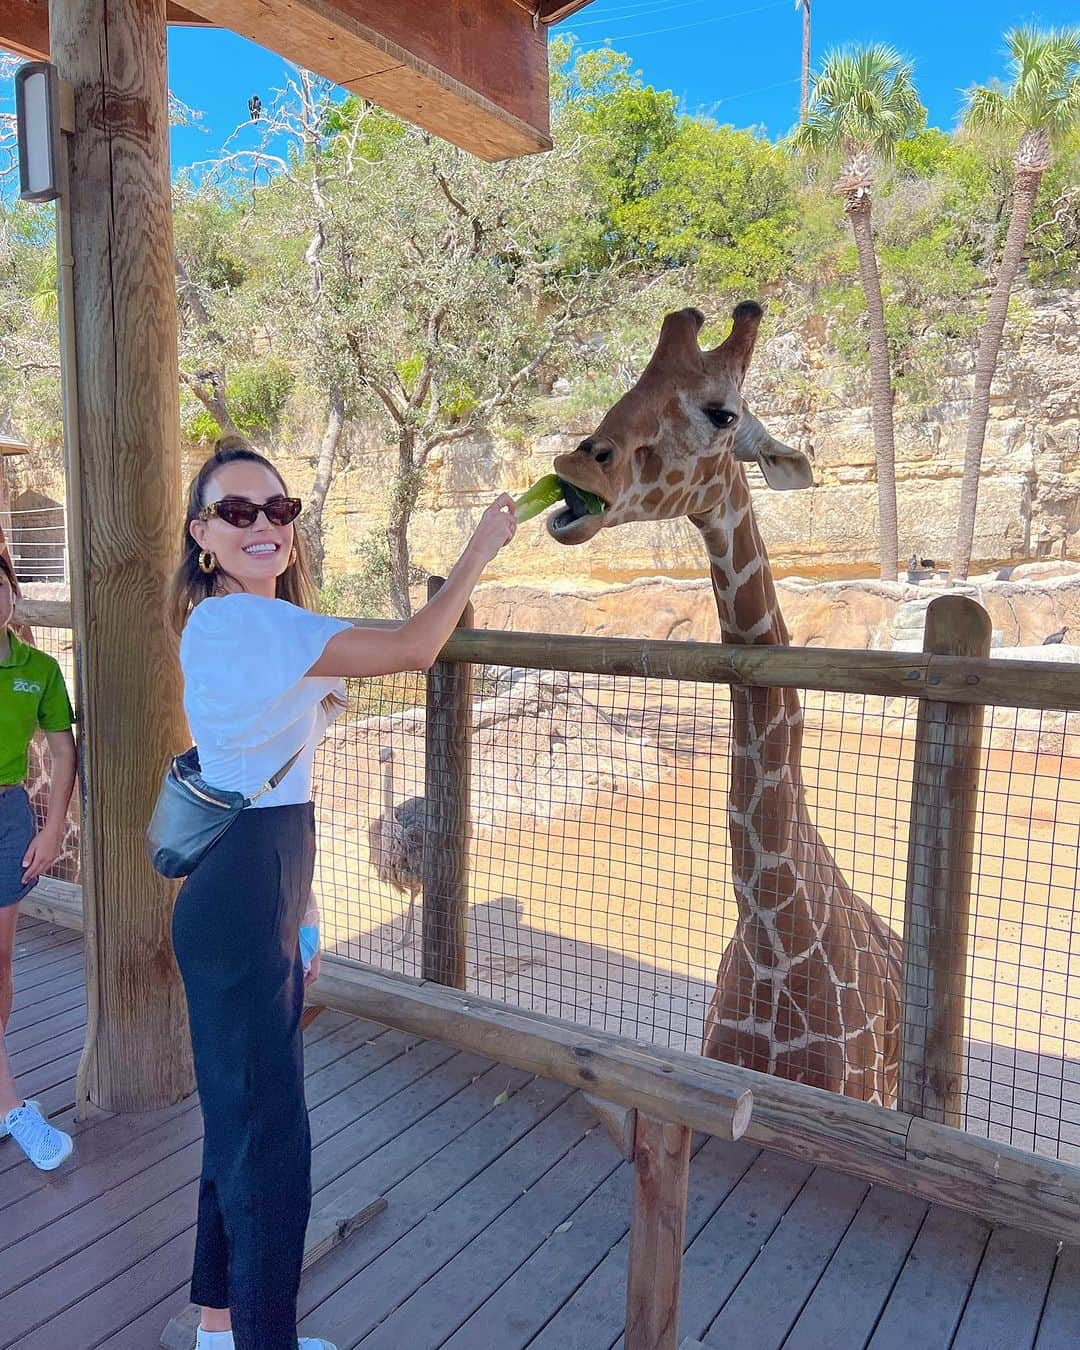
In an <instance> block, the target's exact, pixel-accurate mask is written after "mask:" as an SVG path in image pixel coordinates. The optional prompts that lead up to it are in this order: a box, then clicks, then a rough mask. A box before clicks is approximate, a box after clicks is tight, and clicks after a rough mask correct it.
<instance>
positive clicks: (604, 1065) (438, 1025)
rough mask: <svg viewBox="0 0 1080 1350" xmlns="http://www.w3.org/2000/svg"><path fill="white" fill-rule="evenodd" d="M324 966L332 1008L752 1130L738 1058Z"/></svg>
mask: <svg viewBox="0 0 1080 1350" xmlns="http://www.w3.org/2000/svg"><path fill="white" fill-rule="evenodd" d="M321 970H322V973H321V974H320V976H319V979H318V981H317V982H316V983H315V984H314V985H313V986H312V988H311V997H312V999H318V1001H319V1002H320V1003H325V1004H326V1006H327V1007H328V1008H337V1009H340V1010H341V1011H342V1012H348V1013H353V1014H355V1015H357V1016H363V1017H368V1018H370V1019H371V1020H372V1021H375V1022H382V1023H383V1024H384V1025H385V1026H391V1027H398V1028H399V1029H400V1030H403V1031H411V1032H412V1033H413V1034H415V1035H417V1036H424V1037H427V1038H430V1039H433V1040H438V1041H444V1042H445V1043H446V1044H447V1045H456V1046H459V1047H460V1048H461V1049H466V1048H468V1049H469V1050H471V1051H473V1052H475V1053H477V1054H481V1055H485V1056H487V1057H488V1058H490V1059H496V1060H499V1061H501V1062H502V1063H504V1064H512V1065H513V1066H514V1067H515V1068H517V1069H525V1070H527V1071H528V1072H529V1073H538V1074H540V1075H542V1076H543V1077H544V1078H554V1079H555V1080H556V1081H557V1082H560V1083H568V1084H569V1085H570V1086H571V1087H576V1088H583V1089H585V1091H587V1092H591V1093H593V1094H594V1095H596V1096H599V1097H603V1098H604V1099H605V1100H606V1101H610V1102H615V1103H617V1104H619V1105H621V1106H632V1107H637V1108H638V1109H640V1110H644V1111H647V1112H649V1113H651V1114H652V1115H655V1116H656V1117H657V1118H658V1119H662V1120H673V1121H676V1122H678V1123H680V1124H687V1125H690V1126H692V1127H693V1128H694V1129H701V1130H704V1131H705V1132H706V1133H708V1134H715V1135H717V1136H718V1137H719V1138H721V1139H738V1138H740V1136H741V1135H743V1134H744V1133H745V1132H746V1128H747V1124H748V1122H749V1120H750V1117H751V1113H752V1110H753V1096H752V1094H751V1093H750V1091H749V1090H748V1087H747V1082H748V1080H747V1078H746V1071H745V1070H741V1069H736V1068H734V1067H733V1066H732V1065H729V1064H718V1063H717V1062H716V1061H715V1060H711V1059H702V1058H701V1056H699V1055H686V1054H681V1053H679V1052H677V1051H668V1050H663V1051H661V1050H656V1051H654V1050H652V1049H651V1048H650V1047H648V1046H645V1045H642V1044H640V1043H638V1042H630V1041H627V1040H624V1039H623V1038H622V1037H620V1036H613V1035H611V1033H610V1032H606V1031H597V1030H595V1029H594V1028H592V1027H583V1026H578V1025H576V1024H575V1023H573V1022H566V1021H563V1020H562V1019H561V1018H558V1017H547V1016H545V1015H544V1014H542V1013H536V1012H531V1011H528V1010H526V1009H523V1008H512V1007H509V1006H508V1005H507V1004H505V1003H496V1002H494V1001H493V1000H492V999H485V998H479V997H476V996H474V995H472V994H463V993H460V992H458V991H457V990H454V989H447V988H445V987H444V986H443V985H438V984H433V983H430V982H427V981H424V980H416V979H413V978H411V977H410V976H408V975H393V974H390V973H388V972H386V971H381V970H374V969H372V968H370V967H368V966H362V965H360V964H359V962H356V961H346V960H344V959H343V958H342V957H339V956H333V955H332V954H331V953H329V952H324V953H323V958H322V967H321ZM361 1009H365V1011H363V1012H361V1011H360V1010H361ZM757 1076H758V1077H761V1075H757ZM736 1082H737V1083H738V1086H737V1087H736V1086H735V1084H736ZM824 1095H828V1094H824Z"/></svg>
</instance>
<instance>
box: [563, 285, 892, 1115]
mask: <svg viewBox="0 0 1080 1350" xmlns="http://www.w3.org/2000/svg"><path fill="white" fill-rule="evenodd" d="M761 318H762V310H761V307H760V306H759V305H757V304H754V303H753V302H745V303H743V304H741V305H738V306H737V307H736V309H735V311H734V315H733V320H734V322H733V325H732V328H731V332H730V333H729V335H728V337H727V338H726V339H725V340H724V341H723V342H722V343H721V344H720V345H719V346H718V347H715V348H713V349H712V350H704V349H702V347H701V346H700V344H699V342H698V334H699V332H700V329H701V327H702V324H703V322H704V319H703V316H702V314H701V312H700V311H699V310H696V309H682V310H678V311H676V312H675V313H672V314H669V315H668V316H667V317H666V318H665V319H664V322H663V325H662V327H661V330H660V338H659V341H658V343H657V345H656V349H655V351H654V352H653V355H652V357H651V359H650V360H649V363H648V365H647V366H646V367H645V370H644V371H643V372H642V374H641V377H640V378H639V380H638V381H637V383H636V384H635V385H634V386H633V388H632V389H630V390H629V391H628V392H627V393H626V394H624V395H623V397H622V398H621V399H619V401H618V402H617V403H616V404H615V405H614V406H613V407H612V408H611V409H609V411H608V412H607V413H606V414H605V416H604V417H603V418H602V420H601V421H600V423H599V425H598V426H597V428H596V430H595V431H594V432H593V433H592V435H591V436H587V437H586V438H585V439H584V440H583V441H582V442H581V443H580V444H579V445H578V447H577V448H576V449H575V450H573V451H572V452H570V453H569V454H565V455H560V456H559V457H558V458H557V459H556V460H555V464H554V469H555V473H556V474H558V476H559V478H561V479H563V480H564V481H565V482H567V483H569V484H571V485H572V486H573V487H576V488H578V489H580V490H581V491H584V492H586V493H591V494H593V495H595V496H596V497H599V498H600V499H601V500H602V501H603V502H604V504H605V509H604V511H603V512H602V513H601V514H591V513H587V512H585V511H583V510H581V509H579V508H578V507H577V506H576V504H575V502H574V499H573V494H572V493H569V494H567V500H566V506H565V507H564V509H562V510H561V511H556V512H554V513H553V514H552V515H551V516H550V517H549V519H548V531H549V533H550V534H551V536H552V538H554V539H556V540H557V541H558V542H559V543H563V544H582V543H585V542H586V541H587V540H589V539H591V538H593V537H594V536H595V535H596V534H597V533H598V532H599V531H600V530H602V529H611V528H613V527H614V526H617V525H625V524H631V523H633V522H634V521H645V520H674V519H677V518H679V517H682V516H687V517H689V519H690V520H691V522H692V523H693V524H694V525H695V526H696V527H697V529H698V530H699V531H700V533H701V536H702V539H703V542H704V544H705V549H706V552H707V554H708V558H709V567H710V572H711V577H712V584H713V592H714V595H715V598H716V605H717V610H718V612H719V616H720V629H721V637H722V640H723V641H724V642H728V643H772V644H781V645H786V644H787V643H788V641H789V637H788V630H787V628H786V626H785V624H784V618H783V615H782V614H781V612H780V607H779V604H778V602H777V598H776V590H775V587H774V585H773V578H772V572H771V570H770V567H769V560H768V555H767V554H766V551H765V546H764V543H763V542H762V539H761V536H760V534H759V533H758V528H757V522H756V521H755V519H754V512H753V507H752V504H751V499H750V487H749V482H748V479H747V476H746V471H745V468H744V465H745V464H746V463H748V462H753V463H756V464H757V465H758V466H759V467H760V469H761V471H762V474H763V475H764V477H765V481H766V483H768V484H769V485H770V486H771V487H773V488H775V489H780V490H787V489H798V488H804V487H809V486H810V485H811V483H812V471H811V468H810V464H809V461H808V460H807V458H806V456H805V455H803V454H802V453H801V452H800V451H798V450H794V449H791V448H790V447H789V446H785V445H783V444H781V443H780V442H779V441H776V440H775V439H774V438H773V437H772V436H770V435H769V433H768V431H766V429H765V428H764V427H763V426H762V425H761V423H760V422H758V420H757V419H756V418H755V417H754V416H753V414H752V413H750V411H749V410H748V409H747V408H746V406H745V404H744V403H743V398H742V386H743V380H744V378H745V375H746V372H747V369H748V368H749V364H750V358H751V356H752V354H753V350H754V344H755V342H756V339H757V333H758V327H759V325H760V322H761ZM731 703H732V712H731V717H732V737H731V781H730V787H729V795H728V834H729V838H730V845H731V874H732V884H733V888H734V892H735V899H736V903H737V907H738V919H737V922H736V926H735V932H734V934H733V935H732V938H731V940H730V942H729V943H728V945H727V948H726V949H725V951H724V954H723V956H722V957H721V961H720V967H719V970H718V972H717V977H716V988H715V990H714V993H713V997H712V1001H711V1003H710V1005H709V1010H708V1014H707V1017H706V1022H705V1036H704V1044H703V1053H704V1054H706V1055H708V1056H710V1057H711V1058H713V1059H720V1060H724V1061H727V1062H730V1063H736V1064H742V1065H746V1066H747V1067H749V1068H753V1069H759V1070H763V1071H765V1072H767V1073H773V1074H777V1075H779V1076H781V1077H784V1078H789V1079H793V1080H795V1081H799V1082H805V1083H809V1084H812V1085H814V1086H816V1087H822V1088H827V1089H829V1090H831V1091H834V1092H843V1093H845V1094H847V1095H848V1096H854V1097H859V1098H862V1099H863V1100H865V1101H871V1102H880V1103H883V1104H885V1105H892V1104H893V1103H894V1102H895V1100H896V1090H897V1077H898V1070H899V1040H900V989H901V979H902V970H903V952H902V947H901V943H900V940H899V938H898V937H897V935H896V934H895V933H894V932H893V931H892V929H891V928H890V927H889V926H888V924H887V923H886V922H885V921H884V920H883V919H882V918H881V916H880V915H878V914H877V913H876V912H875V911H874V910H873V909H872V908H871V907H870V905H868V904H867V903H866V902H865V901H864V900H862V899H861V898H860V897H859V896H857V895H856V894H855V893H854V891H853V890H852V889H851V887H850V885H849V884H848V882H847V880H846V878H845V877H844V876H843V874H842V872H841V871H840V868H839V866H838V865H837V863H836V861H835V859H834V858H833V856H832V854H831V852H830V851H829V849H828V847H827V845H826V844H825V841H824V840H823V839H822V838H821V835H820V834H819V832H818V829H817V826H816V825H815V824H814V821H813V818H812V817H811V814H810V810H809V807H808V806H807V802H806V793H805V789H804V785H803V778H802V741H803V714H802V706H801V704H800V701H799V696H798V693H797V692H796V691H795V690H794V689H761V688H749V689H747V688H741V687H733V688H732V690H731Z"/></svg>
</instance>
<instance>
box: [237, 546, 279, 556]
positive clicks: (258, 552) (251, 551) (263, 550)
mask: <svg viewBox="0 0 1080 1350" xmlns="http://www.w3.org/2000/svg"><path fill="white" fill-rule="evenodd" d="M277 551H278V546H277V544H248V546H247V548H246V549H244V552H245V553H246V554H247V555H248V556H249V557H251V558H261V557H263V556H265V555H266V554H270V553H276V552H277Z"/></svg>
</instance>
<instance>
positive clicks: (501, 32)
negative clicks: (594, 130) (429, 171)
mask: <svg viewBox="0 0 1080 1350" xmlns="http://www.w3.org/2000/svg"><path fill="white" fill-rule="evenodd" d="M185 3H186V5H187V7H188V8H190V9H193V10H195V11H196V12H197V13H199V14H201V15H203V16H204V17H205V18H207V19H210V20H211V21H213V22H214V23H217V24H219V25H220V26H221V27H222V28H231V29H232V30H233V31H234V32H236V33H241V34H242V35H243V36H244V37H247V38H250V39H251V40H252V41H253V42H257V43H259V44H260V46H263V47H269V48H270V50H271V51H274V52H277V53H278V54H279V55H281V56H284V57H286V58H287V59H288V60H290V61H296V62H297V63H298V64H300V65H303V66H306V67H307V68H308V69H309V70H314V71H316V72H318V74H320V75H324V76H326V77H327V78H328V79H330V80H333V81H334V82H335V84H339V85H341V87H342V88H343V89H347V90H349V92H350V93H353V94H356V95H358V96H359V97H361V98H367V99H370V100H371V101H372V102H374V103H378V104H379V105H380V106H381V107H383V108H386V109H388V110H389V111H390V112H392V113H396V114H397V115H398V116H399V117H403V118H405V119H406V120H407V121H409V122H415V123H416V125H417V126H421V127H424V128H425V129H426V130H428V131H431V132H433V133H434V134H435V135H437V136H441V137H443V138H444V139H445V140H448V141H452V142H453V143H454V144H455V145H459V146H461V148H462V149H463V150H469V151H471V152H472V153H473V154H475V155H479V156H480V158H481V159H486V160H499V159H507V158H511V157H514V156H518V155H525V154H532V153H534V152H535V151H538V150H547V149H549V148H550V146H551V137H550V134H549V110H548V65H547V33H546V31H545V30H544V29H543V28H536V27H534V26H533V22H532V18H531V16H530V15H529V14H528V13H526V12H525V11H524V10H523V9H521V7H520V6H519V5H517V4H516V3H515V0H440V3H438V4H432V3H431V2H430V0H185Z"/></svg>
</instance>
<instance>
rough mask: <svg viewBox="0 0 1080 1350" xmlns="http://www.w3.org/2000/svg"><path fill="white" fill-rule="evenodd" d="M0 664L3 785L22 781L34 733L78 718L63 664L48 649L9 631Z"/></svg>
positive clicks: (60, 728) (63, 726)
mask: <svg viewBox="0 0 1080 1350" xmlns="http://www.w3.org/2000/svg"><path fill="white" fill-rule="evenodd" d="M8 639H9V641H10V643H11V655H10V656H9V657H8V659H7V660H6V661H5V662H3V664H0V784H8V783H22V782H25V780H26V774H27V752H28V751H29V748H30V742H31V740H32V739H33V736H34V732H35V731H37V730H38V728H39V727H40V728H41V730H42V731H67V729H68V728H69V727H70V726H71V724H72V722H73V721H74V720H75V714H74V713H73V712H72V711H71V702H70V700H69V699H68V692H67V686H66V685H65V684H64V676H63V674H62V673H61V671H60V667H59V666H58V665H57V664H56V662H55V661H54V660H53V658H52V657H51V656H49V655H48V653H46V652H39V651H38V649H37V648H36V647H28V646H27V645H26V643H25V642H20V640H19V639H18V638H17V637H16V636H15V634H14V633H9V634H8Z"/></svg>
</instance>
